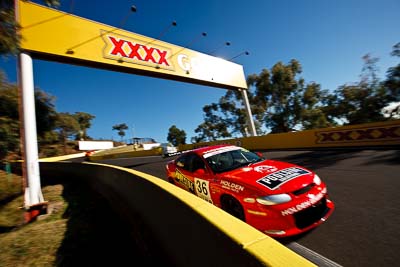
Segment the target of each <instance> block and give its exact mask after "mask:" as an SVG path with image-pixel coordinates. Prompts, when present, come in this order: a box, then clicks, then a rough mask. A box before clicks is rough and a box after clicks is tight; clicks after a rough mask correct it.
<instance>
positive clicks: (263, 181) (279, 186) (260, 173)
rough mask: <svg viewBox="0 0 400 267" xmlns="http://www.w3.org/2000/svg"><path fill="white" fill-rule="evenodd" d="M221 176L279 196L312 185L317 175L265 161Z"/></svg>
mask: <svg viewBox="0 0 400 267" xmlns="http://www.w3.org/2000/svg"><path fill="white" fill-rule="evenodd" d="M220 175H221V179H224V178H225V179H228V180H230V181H235V182H236V183H239V184H242V185H249V186H252V187H256V188H258V189H259V190H262V191H267V192H269V191H270V192H271V193H274V194H279V193H287V192H292V191H295V190H297V189H300V188H302V187H304V186H306V185H308V184H310V183H312V181H313V179H314V175H315V174H314V173H313V172H312V171H310V170H308V169H306V168H304V167H300V166H298V165H294V164H291V163H287V162H282V161H275V160H264V161H262V162H258V163H255V164H252V165H250V166H247V167H242V168H239V169H235V170H232V171H229V172H224V173H221V174H220Z"/></svg>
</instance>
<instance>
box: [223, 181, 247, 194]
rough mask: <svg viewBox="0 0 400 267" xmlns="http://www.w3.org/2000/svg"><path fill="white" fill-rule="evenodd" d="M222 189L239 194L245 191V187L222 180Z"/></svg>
mask: <svg viewBox="0 0 400 267" xmlns="http://www.w3.org/2000/svg"><path fill="white" fill-rule="evenodd" d="M220 184H221V187H222V188H225V189H228V190H231V191H233V192H236V193H239V192H241V191H243V190H244V186H242V185H239V184H235V183H232V182H229V181H225V180H221V183H220Z"/></svg>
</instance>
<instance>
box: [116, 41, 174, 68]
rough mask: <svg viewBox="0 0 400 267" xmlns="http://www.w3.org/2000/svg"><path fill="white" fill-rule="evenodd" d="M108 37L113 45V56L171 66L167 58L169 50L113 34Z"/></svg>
mask: <svg viewBox="0 0 400 267" xmlns="http://www.w3.org/2000/svg"><path fill="white" fill-rule="evenodd" d="M108 38H109V40H110V41H111V43H112V45H113V48H112V50H111V55H113V56H120V57H124V58H129V59H136V60H140V61H144V62H152V63H155V64H159V65H165V66H170V64H169V63H168V60H167V58H166V56H167V53H168V51H161V50H160V49H158V48H154V47H148V46H146V45H143V44H139V43H133V42H131V41H127V40H124V39H117V38H115V37H113V36H108Z"/></svg>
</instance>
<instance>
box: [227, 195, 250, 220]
mask: <svg viewBox="0 0 400 267" xmlns="http://www.w3.org/2000/svg"><path fill="white" fill-rule="evenodd" d="M221 208H222V209H223V210H224V211H226V212H228V213H229V214H230V215H232V216H234V217H236V218H238V219H240V220H242V221H246V219H245V216H244V210H243V207H242V205H241V204H240V202H239V201H238V200H237V199H236V198H234V197H232V196H230V195H223V196H222V197H221Z"/></svg>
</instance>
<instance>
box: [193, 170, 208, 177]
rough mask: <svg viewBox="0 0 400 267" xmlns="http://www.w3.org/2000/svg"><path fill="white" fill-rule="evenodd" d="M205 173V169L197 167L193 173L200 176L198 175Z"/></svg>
mask: <svg viewBox="0 0 400 267" xmlns="http://www.w3.org/2000/svg"><path fill="white" fill-rule="evenodd" d="M205 173H206V170H204V169H197V170H195V171H194V175H196V176H200V177H201V176H203V175H204V174H205Z"/></svg>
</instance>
